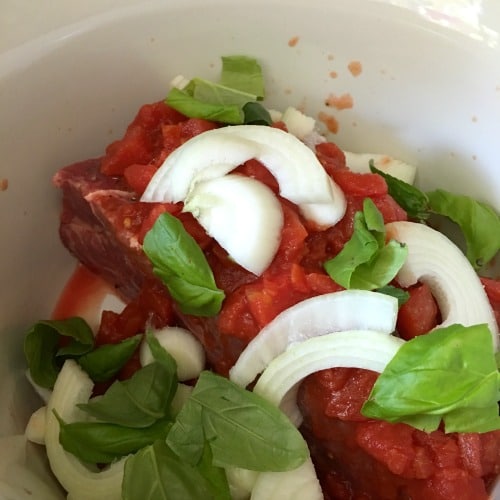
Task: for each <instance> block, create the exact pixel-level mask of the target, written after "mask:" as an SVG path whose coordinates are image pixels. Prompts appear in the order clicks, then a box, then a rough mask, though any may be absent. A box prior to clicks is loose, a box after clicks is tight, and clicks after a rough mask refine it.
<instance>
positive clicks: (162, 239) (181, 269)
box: [143, 213, 224, 316]
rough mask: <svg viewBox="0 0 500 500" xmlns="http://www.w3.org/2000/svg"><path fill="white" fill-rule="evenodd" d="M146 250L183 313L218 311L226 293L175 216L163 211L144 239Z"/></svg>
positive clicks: (201, 253)
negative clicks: (217, 283)
mask: <svg viewBox="0 0 500 500" xmlns="http://www.w3.org/2000/svg"><path fill="white" fill-rule="evenodd" d="M143 248H144V252H145V253H146V255H147V256H148V258H149V259H150V261H151V262H152V264H153V272H154V273H155V274H156V275H157V276H158V277H160V278H161V280H162V281H163V283H165V285H166V286H167V288H168V290H169V292H170V294H171V295H172V297H173V299H174V300H175V301H176V302H177V303H178V304H179V307H180V309H181V310H182V312H184V313H186V314H195V315H197V316H213V315H215V314H217V313H218V312H219V310H220V308H221V304H222V301H223V300H224V292H223V291H222V290H220V289H219V288H217V285H216V284H215V279H214V276H213V273H212V270H211V269H210V266H209V265H208V262H207V260H206V258H205V255H204V254H203V252H202V250H201V248H200V247H199V246H198V244H197V243H196V241H195V240H194V239H193V237H192V236H191V235H190V234H189V233H188V232H187V231H186V230H185V229H184V226H183V225H182V223H181V222H180V221H179V220H178V219H177V218H176V217H174V216H172V215H170V214H168V213H164V214H162V215H160V216H159V217H158V219H157V220H156V222H155V224H154V225H153V228H152V229H151V230H150V231H148V233H147V234H146V236H145V238H144V244H143Z"/></svg>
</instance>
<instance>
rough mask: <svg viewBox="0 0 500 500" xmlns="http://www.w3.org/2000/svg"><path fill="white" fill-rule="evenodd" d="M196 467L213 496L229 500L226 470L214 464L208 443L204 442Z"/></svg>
mask: <svg viewBox="0 0 500 500" xmlns="http://www.w3.org/2000/svg"><path fill="white" fill-rule="evenodd" d="M196 468H197V470H198V472H199V473H200V474H201V476H202V477H203V478H204V479H205V481H206V482H207V485H208V488H209V490H210V492H211V494H212V495H213V497H214V498H216V499H217V500H231V498H232V497H231V493H230V491H229V484H228V482H227V477H226V471H225V469H223V468H222V467H217V466H215V465H214V463H213V456H212V450H211V448H210V445H209V444H208V443H205V448H204V449H203V455H202V457H201V460H200V461H199V463H198V464H197V466H196Z"/></svg>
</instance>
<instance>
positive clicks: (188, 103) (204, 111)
mask: <svg viewBox="0 0 500 500" xmlns="http://www.w3.org/2000/svg"><path fill="white" fill-rule="evenodd" d="M263 97H264V78H263V75H262V69H261V67H260V65H259V64H258V62H257V61H256V60H255V59H253V58H250V57H245V56H228V57H223V58H222V73H221V78H220V83H215V82H210V81H208V80H205V79H203V78H193V79H192V80H190V82H189V83H188V84H187V85H186V86H185V87H184V88H183V89H182V90H180V89H177V88H173V89H172V90H171V91H170V92H169V94H168V95H167V98H166V103H167V104H168V105H169V106H171V107H172V108H174V109H176V110H177V111H179V112H181V113H182V114H184V115H185V116H189V117H192V118H205V119H207V120H212V121H216V122H220V123H226V124H229V125H240V124H242V123H254V122H255V120H256V119H257V118H255V116H256V114H255V110H254V112H253V114H252V116H251V117H250V119H251V120H252V121H251V122H250V121H247V120H246V112H244V111H243V109H244V107H245V105H246V104H247V103H253V102H255V101H257V100H258V99H262V98H263ZM267 115H268V113H267ZM267 115H266V113H265V110H264V108H262V107H261V109H259V114H258V119H259V121H260V120H267V119H268V118H269V116H267Z"/></svg>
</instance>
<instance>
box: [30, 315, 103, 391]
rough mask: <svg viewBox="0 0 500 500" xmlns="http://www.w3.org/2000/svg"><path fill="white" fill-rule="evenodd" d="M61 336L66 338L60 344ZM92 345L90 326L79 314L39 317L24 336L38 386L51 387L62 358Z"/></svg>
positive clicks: (31, 372)
mask: <svg viewBox="0 0 500 500" xmlns="http://www.w3.org/2000/svg"><path fill="white" fill-rule="evenodd" d="M63 337H67V338H68V340H69V342H68V344H67V345H66V346H65V347H60V344H61V339H62V338H63ZM93 345H94V335H93V333H92V329H91V328H90V326H89V325H88V324H87V323H86V321H85V320H84V319H82V318H78V317H74V318H68V319H65V320H41V321H38V322H37V323H35V324H34V325H33V326H32V327H31V329H30V330H29V331H28V333H27V334H26V337H25V339H24V355H25V357H26V360H27V363H28V367H29V371H30V375H31V378H32V379H33V381H34V382H35V383H36V384H38V385H39V386H41V387H45V388H47V389H52V388H53V387H54V383H55V381H56V378H57V375H58V373H59V371H60V369H61V367H62V365H63V363H64V360H65V359H66V358H67V357H76V356H78V355H81V354H85V353H87V352H89V351H90V350H91V349H92V347H93Z"/></svg>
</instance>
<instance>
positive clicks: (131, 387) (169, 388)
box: [78, 333, 177, 428]
mask: <svg viewBox="0 0 500 500" xmlns="http://www.w3.org/2000/svg"><path fill="white" fill-rule="evenodd" d="M146 339H147V342H148V345H149V346H150V349H151V352H152V354H153V357H154V360H155V361H154V362H153V363H151V364H149V365H146V366H144V367H142V368H141V369H140V370H138V371H136V372H135V373H134V374H133V375H132V377H130V378H129V379H127V380H125V381H123V382H122V381H118V380H117V381H115V382H114V383H113V384H112V385H111V387H110V388H109V389H108V390H107V391H106V393H105V394H104V395H103V396H102V397H101V398H99V399H97V400H93V401H90V402H89V403H86V404H81V405H78V406H79V408H80V409H81V410H83V411H85V412H86V413H88V414H90V415H92V416H93V417H95V418H97V419H98V420H100V421H101V422H105V423H109V424H116V425H121V426H124V427H132V428H145V427H149V426H151V425H153V424H154V423H155V422H156V421H157V420H160V419H163V418H165V417H167V416H168V411H169V408H170V403H171V402H172V399H173V397H174V396H175V392H176V390H177V364H176V362H175V360H174V359H173V358H172V356H170V355H169V354H168V353H167V352H166V351H165V350H164V349H163V348H162V347H161V346H160V345H159V342H158V340H157V339H156V337H155V336H154V335H152V334H151V333H147V334H146Z"/></svg>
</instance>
